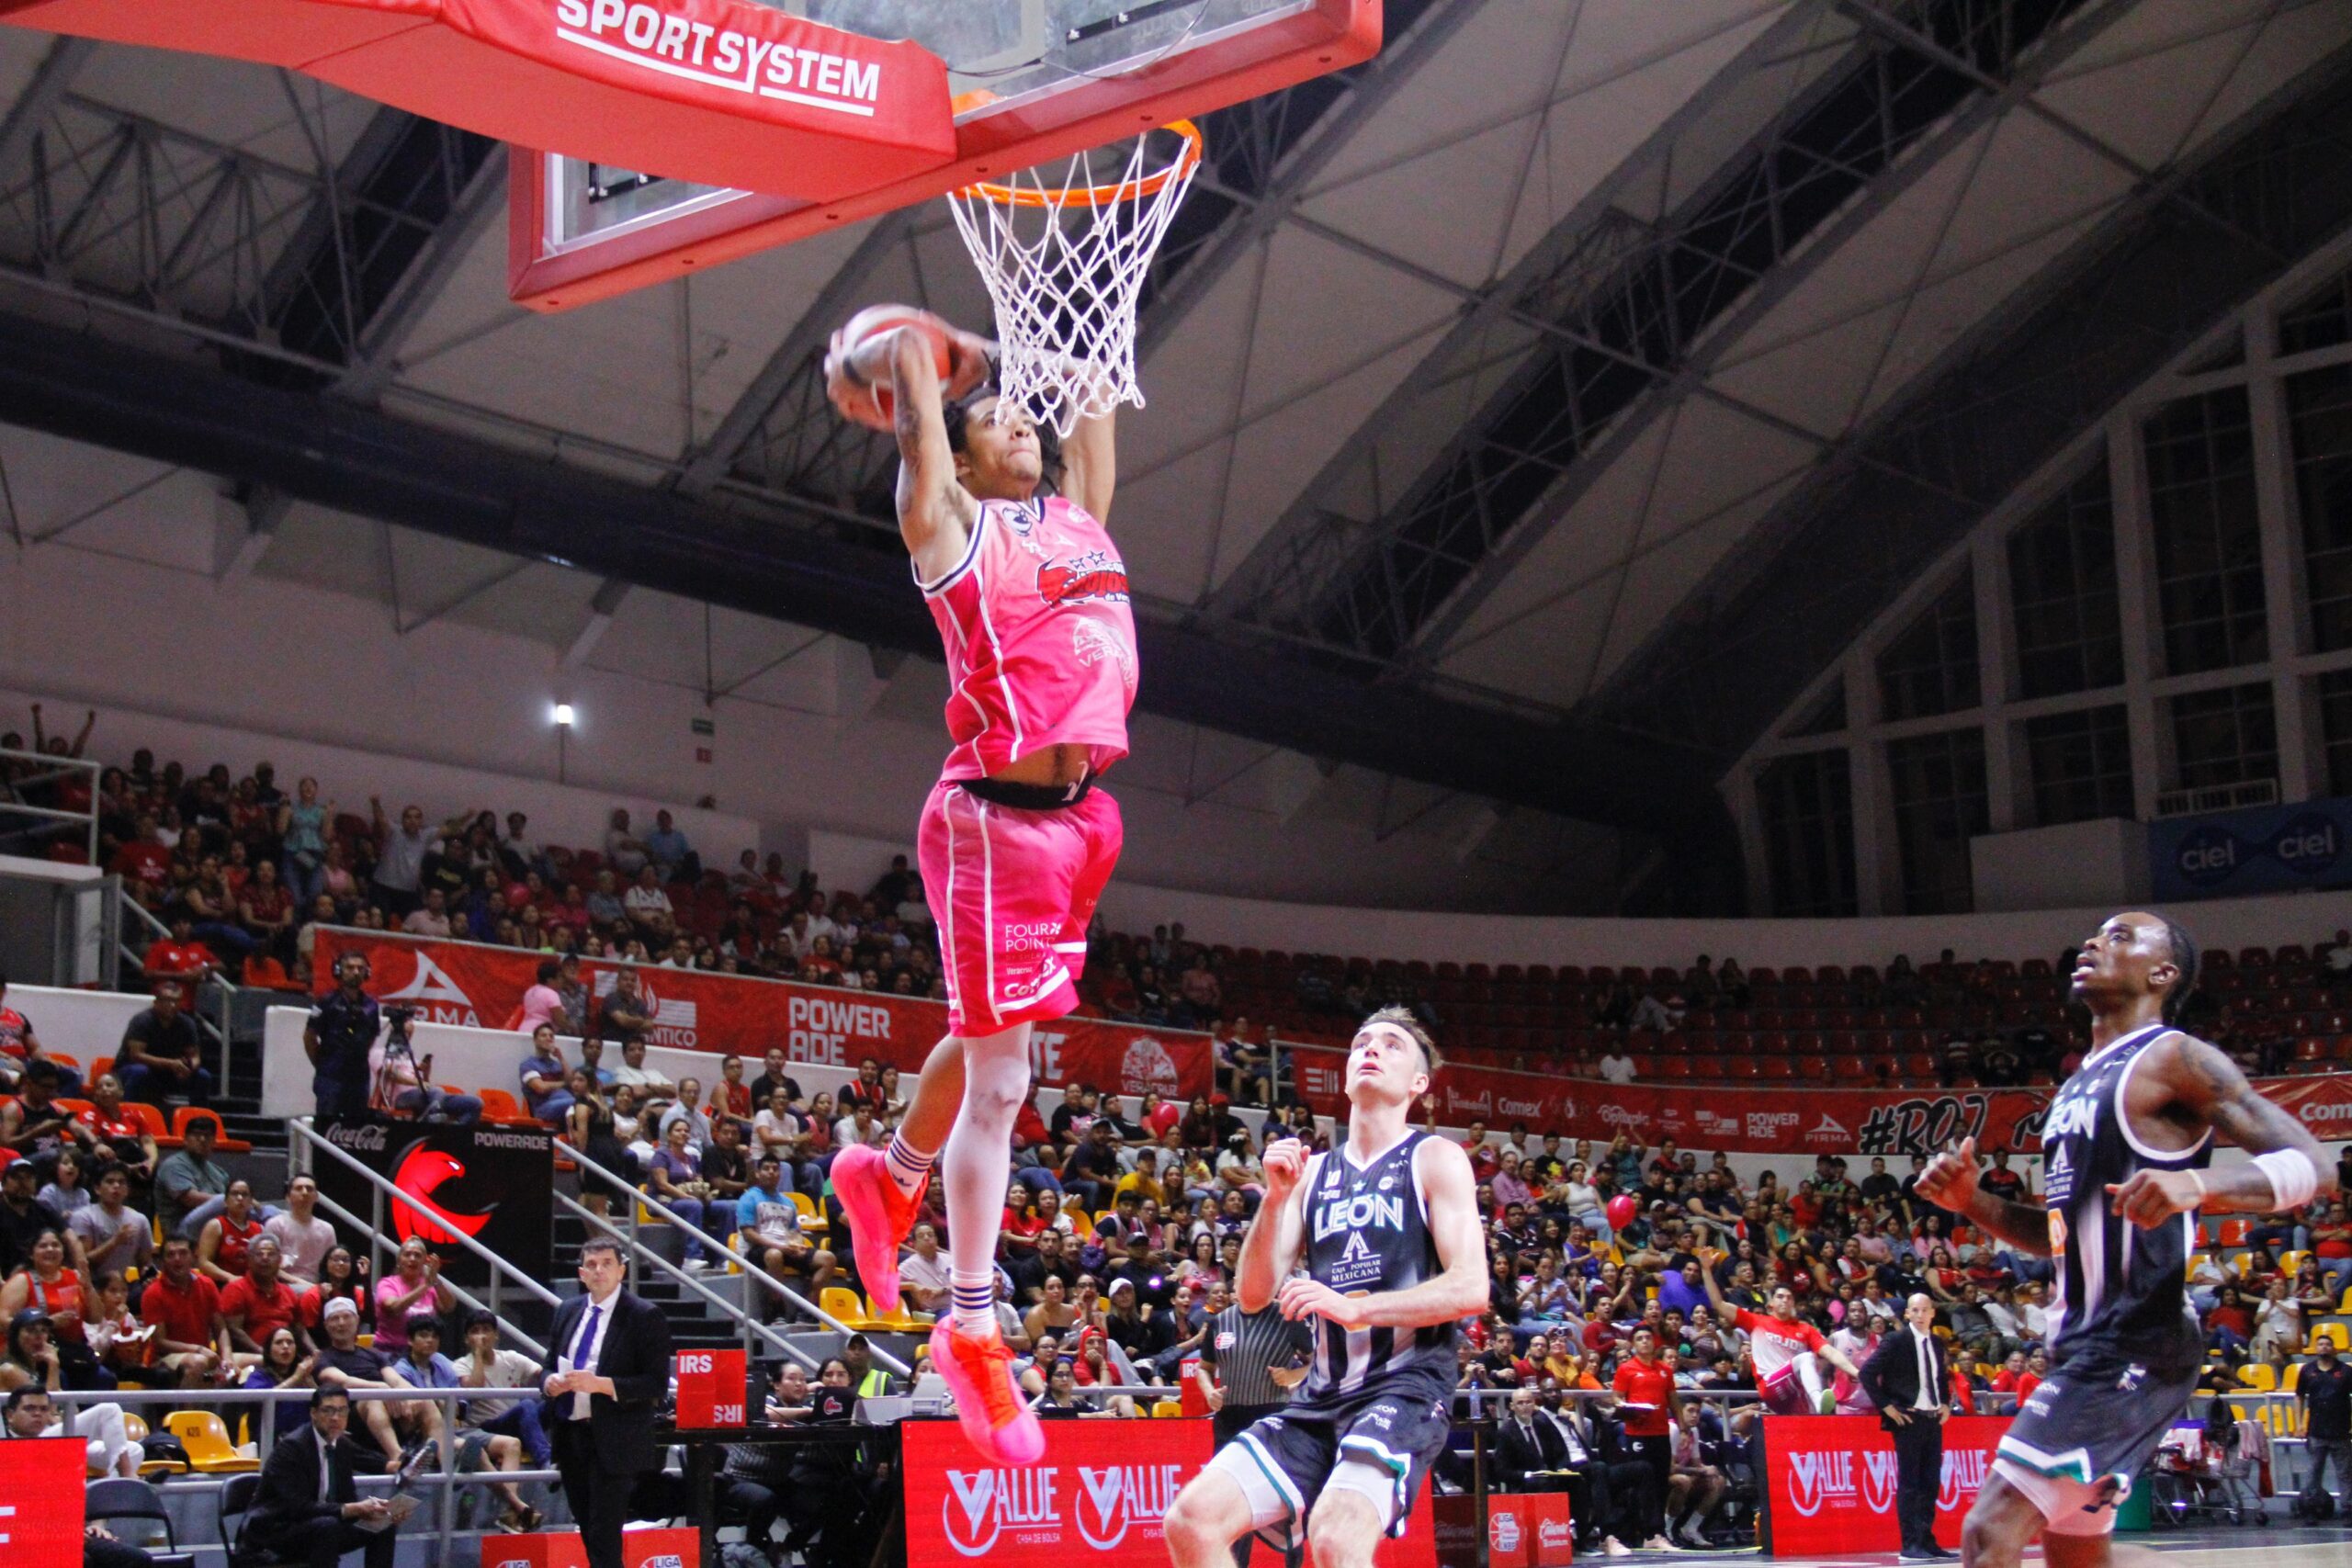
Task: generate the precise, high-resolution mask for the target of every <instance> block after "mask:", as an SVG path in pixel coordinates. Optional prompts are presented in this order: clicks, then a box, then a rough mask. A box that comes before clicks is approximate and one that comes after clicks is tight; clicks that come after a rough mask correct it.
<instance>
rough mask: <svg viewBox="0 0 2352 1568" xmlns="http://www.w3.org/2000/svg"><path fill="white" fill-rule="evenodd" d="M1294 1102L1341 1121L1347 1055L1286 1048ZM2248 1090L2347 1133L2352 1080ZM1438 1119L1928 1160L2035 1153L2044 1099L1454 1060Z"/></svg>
mask: <svg viewBox="0 0 2352 1568" xmlns="http://www.w3.org/2000/svg"><path fill="white" fill-rule="evenodd" d="M1283 1055H1285V1056H1287V1057H1288V1058H1289V1059H1290V1061H1291V1062H1292V1064H1293V1072H1294V1075H1295V1082H1296V1083H1297V1085H1298V1091H1299V1093H1300V1095H1301V1096H1302V1097H1303V1098H1304V1099H1305V1100H1306V1102H1307V1103H1308V1104H1309V1105H1311V1106H1313V1107H1314V1108H1315V1110H1316V1111H1317V1113H1318V1114H1321V1115H1327V1116H1335V1117H1338V1118H1340V1119H1341V1120H1345V1119H1346V1116H1347V1111H1348V1101H1347V1092H1346V1082H1345V1068H1346V1066H1347V1054H1346V1053H1345V1052H1342V1051H1335V1050H1331V1049H1329V1048H1327V1047H1323V1046H1315V1045H1284V1046H1283ZM2254 1087H2255V1089H2256V1090H2257V1091H2258V1092H2260V1093H2261V1094H2262V1096H2263V1097H2264V1098H2265V1099H2267V1100H2270V1101H2271V1102H2272V1103H2273V1104H2276V1105H2278V1107H2279V1108H2280V1109H2282V1110H2284V1111H2287V1112H2288V1113H2289V1114H2290V1115H2292V1116H2294V1117H2295V1118H2296V1119H2297V1120H2299V1121H2301V1122H2302V1123H2303V1125H2305V1126H2306V1127H2309V1128H2310V1129H2311V1130H2312V1136H2314V1137H2316V1138H2319V1139H2321V1140H2322V1141H2323V1142H2327V1141H2335V1140H2341V1139H2344V1138H2347V1137H2352V1077H2344V1076H2342V1075H2333V1076H2320V1075H2313V1076H2310V1077H2281V1078H2257V1079H2256V1080H2255V1086H2254ZM1431 1092H1433V1093H1434V1094H1435V1095H1436V1096H1437V1100H1438V1121H1439V1122H1442V1123H1445V1124H1447V1125H1451V1126H1457V1127H1459V1126H1466V1125H1467V1124H1468V1123H1470V1122H1474V1121H1475V1122H1485V1123H1487V1127H1488V1128H1490V1129H1492V1130H1494V1131H1497V1132H1507V1131H1509V1129H1510V1124H1511V1123H1512V1122H1526V1123H1527V1125H1528V1128H1529V1130H1530V1131H1531V1132H1532V1133H1534V1134H1539V1135H1540V1134H1544V1133H1557V1134H1560V1135H1561V1136H1562V1137H1564V1138H1571V1139H1573V1138H1590V1139H1592V1140H1594V1141H1596V1142H1602V1141H1606V1140H1607V1139H1610V1138H1613V1137H1615V1136H1616V1135H1617V1134H1620V1133H1623V1134H1626V1135H1627V1136H1628V1137H1630V1138H1632V1139H1633V1140H1634V1142H1635V1143H1638V1144H1643V1145H1655V1144H1657V1142H1658V1141H1659V1140H1660V1139H1662V1138H1672V1139H1673V1140H1674V1141H1675V1142H1676V1143H1678V1144H1682V1145H1688V1146H1690V1147H1693V1148H1699V1149H1706V1150H1709V1151H1713V1150H1715V1149H1722V1150H1724V1152H1726V1153H1730V1154H1771V1155H1801V1156H1813V1155H1846V1156H1852V1155H1855V1154H1857V1153H1859V1154H1860V1155H1862V1156H1865V1157H1867V1156H1871V1155H1883V1156H1887V1157H1888V1158H1890V1159H1893V1158H1896V1157H1899V1156H1909V1155H1930V1156H1932V1155H1934V1154H1935V1153H1936V1152H1937V1151H1938V1150H1939V1149H1942V1148H1945V1147H1947V1146H1948V1145H1951V1144H1953V1143H1955V1142H1957V1141H1958V1140H1960V1139H1962V1138H1974V1139H1975V1140H1976V1148H1977V1152H1978V1153H1980V1154H1986V1155H1989V1154H1991V1153H1992V1152H1993V1151H1994V1150H1995V1149H2000V1148H2005V1149H2008V1150H2010V1151H2011V1152H2013V1153H2016V1154H2032V1153H2034V1152H2036V1151H2038V1150H2039V1149H2040V1148H2041V1122H2042V1118H2043V1116H2044V1114H2045V1113H2047V1111H2049V1109H2050V1091H2048V1090H2047V1089H1760V1088H1758V1087H1757V1086H1756V1085H1753V1084H1738V1085H1731V1084H1677V1085H1672V1086H1668V1085H1663V1084H1610V1083H1602V1082H1600V1080H1599V1079H1596V1078H1567V1077H1550V1076H1548V1075H1545V1074H1541V1073H1518V1072H1511V1071H1510V1070H1508V1069H1506V1068H1502V1067H1478V1066H1465V1065H1460V1064H1456V1063H1452V1062H1449V1063H1447V1064H1446V1066H1445V1067H1444V1068H1443V1069H1442V1071H1441V1072H1440V1073H1439V1074H1438V1077H1437V1086H1436V1088H1435V1089H1433V1090H1432V1091H1431Z"/></svg>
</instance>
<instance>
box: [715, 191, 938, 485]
mask: <svg viewBox="0 0 2352 1568" xmlns="http://www.w3.org/2000/svg"><path fill="white" fill-rule="evenodd" d="M914 213H915V209H912V208H900V209H899V210H898V211H896V212H886V213H884V214H883V215H882V216H881V217H879V218H877V219H876V220H874V226H873V227H872V228H871V229H869V230H867V231H866V233H865V238H864V239H863V240H860V241H859V242H858V243H857V248H856V249H855V250H854V251H852V252H850V254H849V256H848V258H847V259H846V260H844V261H843V262H842V265H841V266H840V267H839V268H838V269H837V270H836V271H835V272H834V273H833V276H831V277H830V278H828V279H827V280H826V282H825V287H824V288H820V289H819V290H818V291H817V298H816V299H814V300H812V301H811V302H810V303H809V308H808V309H807V310H803V311H801V312H800V319H799V320H798V321H795V322H793V323H792V330H791V331H790V332H788V333H785V334H784V341H783V342H782V343H780V344H776V346H775V353H773V354H771V355H768V362H767V363H766V364H765V365H763V366H762V367H760V373H759V374H758V375H757V376H754V377H753V378H752V384H751V385H750V386H748V387H746V388H744V389H743V393H742V396H741V397H739V398H737V399H736V400H735V406H734V407H732V408H730V409H729V410H728V411H727V416H726V417H725V418H724V419H721V420H720V421H719V422H718V429H716V430H714V431H712V432H711V433H710V439H709V440H707V441H706V442H704V443H703V444H702V446H700V447H698V448H697V449H695V451H694V452H693V453H692V454H691V455H689V456H688V457H687V458H686V461H685V466H684V468H682V469H680V470H679V474H678V481H677V489H678V493H679V494H681V495H687V496H694V497H697V498H699V497H702V496H706V495H708V494H709V493H710V491H711V487H712V486H713V485H716V484H717V483H718V481H719V480H720V479H722V478H724V477H725V476H726V473H727V470H728V469H729V468H730V467H732V466H733V464H734V462H735V459H736V457H737V456H738V455H739V454H741V452H742V450H743V448H744V446H746V445H747V444H748V443H749V442H750V441H751V439H752V436H753V435H754V434H757V433H758V431H759V428H760V422H761V421H762V420H763V419H764V418H766V417H767V415H768V412H769V411H770V410H772V409H774V408H775V406H776V400H778V399H780V398H782V397H783V396H784V392H785V389H786V387H787V386H789V385H790V384H791V383H792V381H793V380H794V379H795V378H797V377H802V376H807V375H809V374H810V373H811V370H810V367H811V364H812V362H814V363H815V364H816V366H817V371H818V373H821V370H822V361H823V358H824V354H825V344H826V343H827V341H828V340H829V339H830V338H831V336H832V333H833V331H834V329H835V328H837V327H839V326H840V325H841V324H842V321H846V320H847V319H848V318H849V315H850V313H851V306H852V305H853V304H854V302H855V301H856V300H857V299H859V297H860V295H861V294H862V293H863V292H864V290H865V288H866V279H867V278H869V277H871V276H873V274H874V269H875V267H876V265H877V264H878V263H880V261H881V260H882V258H883V257H884V256H887V255H888V254H890V253H891V252H892V251H894V250H896V249H898V248H899V246H900V245H903V244H905V243H907V239H908V237H909V236H910V235H911V234H912V233H913V232H914Z"/></svg>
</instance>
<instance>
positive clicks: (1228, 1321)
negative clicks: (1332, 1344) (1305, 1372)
mask: <svg viewBox="0 0 2352 1568" xmlns="http://www.w3.org/2000/svg"><path fill="white" fill-rule="evenodd" d="M1208 1328H1209V1332H1208V1335H1207V1337H1206V1338H1204V1340H1203V1341H1202V1344H1201V1359H1203V1360H1204V1361H1206V1362H1208V1363H1209V1364H1210V1365H1212V1366H1214V1367H1216V1372H1217V1382H1218V1384H1219V1385H1220V1386H1221V1387H1223V1388H1224V1390H1225V1402H1226V1404H1227V1405H1235V1404H1250V1405H1257V1404H1289V1403H1290V1391H1289V1390H1288V1389H1286V1388H1284V1387H1283V1386H1282V1385H1281V1384H1280V1383H1277V1382H1274V1380H1273V1376H1272V1369H1273V1368H1275V1367H1281V1368H1283V1369H1285V1370H1287V1369H1289V1368H1292V1367H1295V1366H1297V1365H1299V1364H1300V1363H1301V1362H1302V1361H1303V1360H1304V1359H1306V1357H1307V1356H1308V1355H1310V1354H1312V1353H1313V1351H1314V1348H1315V1342H1314V1340H1313V1338H1312V1337H1310V1336H1309V1334H1308V1332H1307V1327H1306V1324H1304V1323H1294V1322H1291V1321H1290V1320H1289V1319H1287V1318H1285V1317H1283V1314H1282V1309H1281V1308H1280V1307H1277V1306H1275V1305H1274V1304H1273V1303H1272V1302H1269V1303H1266V1305H1265V1306H1264V1307H1263V1308H1262V1309H1261V1310H1260V1311H1257V1312H1250V1313H1245V1312H1243V1311H1242V1310H1241V1309H1240V1307H1238V1306H1229V1307H1227V1308H1226V1309H1225V1310H1224V1311H1223V1312H1220V1313H1216V1314H1214V1315H1212V1316H1211V1317H1210V1318H1209V1323H1208Z"/></svg>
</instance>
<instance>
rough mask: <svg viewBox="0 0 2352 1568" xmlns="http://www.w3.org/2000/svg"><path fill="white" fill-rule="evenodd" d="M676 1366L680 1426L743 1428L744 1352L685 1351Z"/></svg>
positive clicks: (679, 1353)
mask: <svg viewBox="0 0 2352 1568" xmlns="http://www.w3.org/2000/svg"><path fill="white" fill-rule="evenodd" d="M673 1366H674V1367H675V1369H676V1371H677V1376H678V1425H679V1426H680V1427H683V1428H687V1429H691V1430H701V1429H703V1428H706V1427H741V1426H742V1425H743V1424H744V1421H743V1404H744V1389H745V1386H746V1383H745V1373H746V1371H748V1368H747V1367H746V1365H745V1357H744V1354H743V1352H742V1351H741V1350H681V1351H679V1352H678V1353H677V1355H676V1357H674V1358H673Z"/></svg>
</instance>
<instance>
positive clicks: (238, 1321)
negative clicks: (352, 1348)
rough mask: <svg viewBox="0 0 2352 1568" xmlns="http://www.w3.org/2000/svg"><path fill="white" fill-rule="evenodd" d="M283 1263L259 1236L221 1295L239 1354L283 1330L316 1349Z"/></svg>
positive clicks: (269, 1240) (307, 1349)
mask: <svg viewBox="0 0 2352 1568" xmlns="http://www.w3.org/2000/svg"><path fill="white" fill-rule="evenodd" d="M265 864H266V862H265ZM283 1261H284V1254H282V1253H281V1252H280V1251H279V1250H278V1247H277V1237H276V1236H270V1235H257V1236H255V1237H254V1239H253V1241H252V1243H251V1245H250V1246H248V1247H246V1249H245V1271H244V1272H243V1274H240V1275H238V1276H237V1277H236V1278H235V1279H233V1280H230V1281H229V1284H228V1287H227V1288H226V1289H225V1290H223V1291H221V1292H220V1316H221V1320H222V1322H223V1323H224V1324H225V1325H227V1327H228V1330H229V1339H230V1342H231V1343H232V1345H234V1346H235V1347H236V1348H238V1349H240V1350H251V1351H253V1352H254V1353H255V1354H259V1353H260V1351H261V1348H262V1347H263V1346H264V1345H266V1344H268V1343H269V1337H270V1336H271V1335H272V1334H273V1333H275V1332H277V1330H278V1329H281V1328H290V1329H292V1330H293V1331H294V1337H295V1338H296V1339H297V1340H298V1341H300V1344H301V1347H302V1353H303V1354H304V1355H306V1356H307V1355H309V1354H310V1353H311V1351H312V1350H314V1349H316V1348H317V1347H316V1346H314V1345H312V1344H311V1341H310V1337H309V1336H308V1334H307V1333H305V1331H304V1329H303V1326H302V1322H301V1298H300V1296H298V1295H296V1294H295V1293H294V1290H293V1287H292V1286H290V1285H288V1284H287V1282H286V1280H285V1279H284V1277H283V1276H282V1275H281V1274H280V1273H279V1271H278V1270H279V1267H280V1265H281V1264H282V1262H283Z"/></svg>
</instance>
